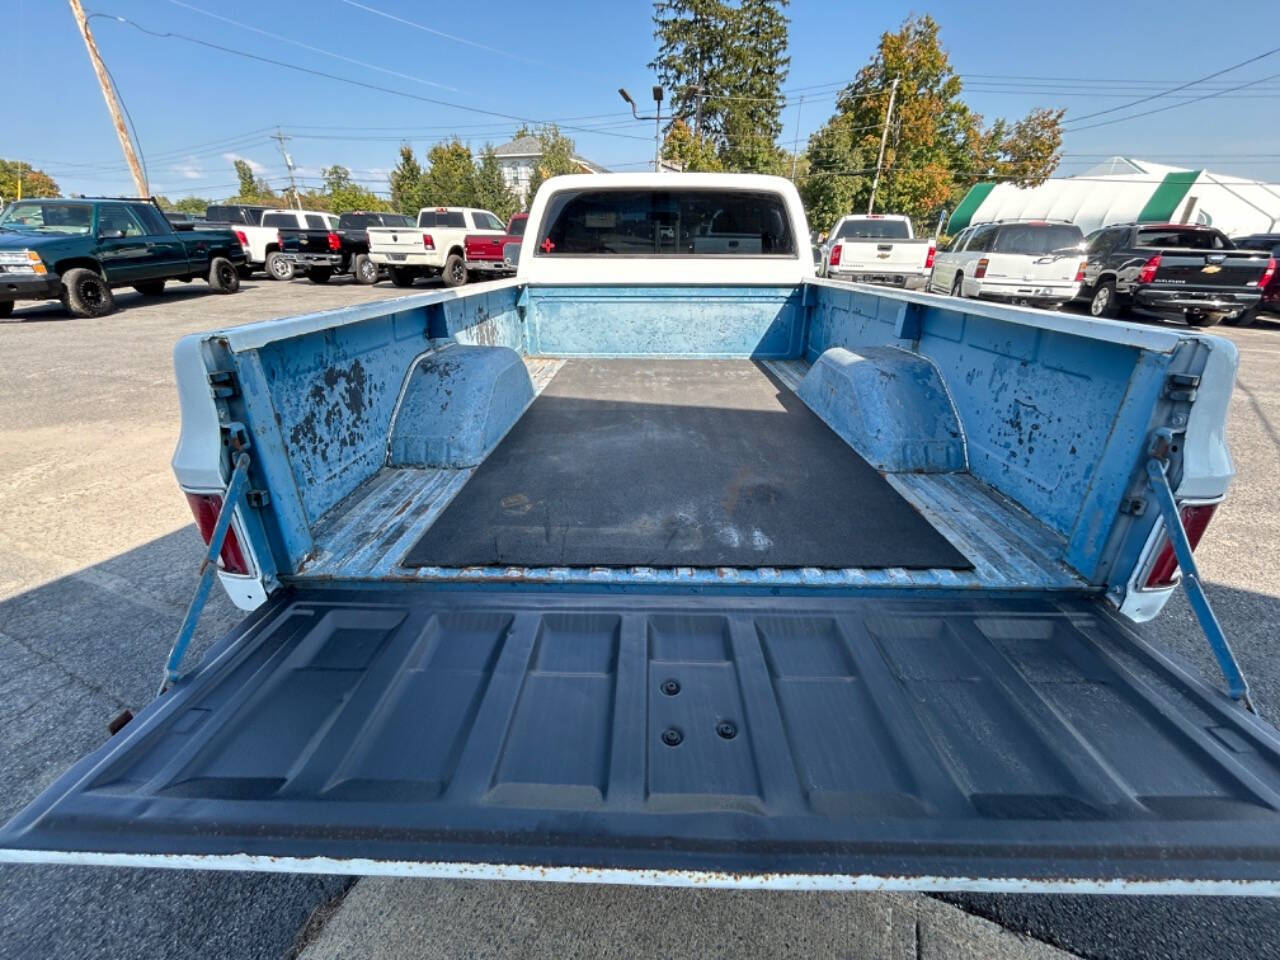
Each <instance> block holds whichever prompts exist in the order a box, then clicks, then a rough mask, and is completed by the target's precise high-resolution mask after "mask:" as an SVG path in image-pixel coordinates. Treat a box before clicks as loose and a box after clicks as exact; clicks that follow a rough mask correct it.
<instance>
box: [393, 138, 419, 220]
mask: <svg viewBox="0 0 1280 960" xmlns="http://www.w3.org/2000/svg"><path fill="white" fill-rule="evenodd" d="M422 176H423V173H422V167H421V165H419V163H418V158H417V157H415V156H414V155H413V147H412V146H411V145H409V144H407V143H402V144H400V161H399V162H398V163H397V164H396V167H395V169H394V170H392V171H391V207H392V209H394V210H396V211H397V212H399V213H407V214H409V215H410V216H413V215H415V214H416V213H417V212H418V211H419V210H421V209H422V208H423V207H424V206H426V204H425V203H424V202H423V199H422Z"/></svg>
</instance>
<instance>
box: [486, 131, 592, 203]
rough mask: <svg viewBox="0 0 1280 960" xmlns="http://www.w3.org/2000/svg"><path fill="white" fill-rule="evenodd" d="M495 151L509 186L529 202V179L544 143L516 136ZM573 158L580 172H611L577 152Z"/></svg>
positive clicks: (535, 138)
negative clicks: (578, 154)
mask: <svg viewBox="0 0 1280 960" xmlns="http://www.w3.org/2000/svg"><path fill="white" fill-rule="evenodd" d="M493 152H494V154H496V155H497V157H498V163H499V164H501V166H502V176H503V177H504V178H505V179H506V181H507V186H509V187H510V188H511V189H512V190H514V191H515V192H516V195H517V196H519V197H520V202H521V203H522V204H527V203H528V202H529V197H528V193H529V181H530V180H531V179H533V170H534V167H536V166H537V164H538V158H539V157H541V156H542V144H541V143H540V142H539V140H538V138H537V137H516V138H515V139H514V140H512V141H511V142H510V143H504V144H503V145H502V146H500V147H497V148H495V149H494V151H493ZM573 160H574V162H575V163H576V164H577V165H578V170H577V171H576V172H578V173H608V172H609V171H608V170H606V169H605V168H604V167H602V166H600V165H599V164H597V163H592V162H591V161H590V160H587V159H586V158H585V157H579V156H577V155H576V154H575V155H574V157H573Z"/></svg>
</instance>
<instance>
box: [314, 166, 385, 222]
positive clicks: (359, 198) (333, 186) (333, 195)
mask: <svg viewBox="0 0 1280 960" xmlns="http://www.w3.org/2000/svg"><path fill="white" fill-rule="evenodd" d="M324 196H325V198H326V200H327V206H326V207H325V209H327V210H328V211H329V212H330V213H349V212H351V211H352V210H367V211H371V212H373V211H386V210H390V209H391V207H390V206H389V205H388V204H387V202H386V201H385V200H383V199H381V198H380V197H378V196H377V194H375V193H374V192H373V191H372V190H369V189H367V188H365V187H362V186H360V185H359V184H358V183H354V182H352V180H351V171H350V170H348V169H347V168H346V167H343V166H338V165H337V164H335V165H334V166H332V167H327V168H326V169H325V171H324Z"/></svg>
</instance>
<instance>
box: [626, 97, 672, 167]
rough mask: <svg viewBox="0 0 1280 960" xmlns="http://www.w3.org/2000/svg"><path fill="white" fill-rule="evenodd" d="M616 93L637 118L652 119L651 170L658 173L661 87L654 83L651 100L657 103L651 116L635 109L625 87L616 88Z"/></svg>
mask: <svg viewBox="0 0 1280 960" xmlns="http://www.w3.org/2000/svg"><path fill="white" fill-rule="evenodd" d="M618 95H619V96H620V97H622V99H623V100H625V101H626V102H627V106H629V107H630V108H631V115H632V116H633V117H635V118H636V119H637V120H652V121H653V124H654V126H653V171H654V173H658V172H660V171H661V170H662V87H660V86H657V85H655V86H654V88H653V102H654V103H655V104H656V105H657V110H656V111H655V112H654V115H653V116H652V117H642V116H640V114H639V112H638V111H637V110H636V102H635V101H634V100H632V99H631V94H629V93H627V91H626V88H625V87H619V88H618Z"/></svg>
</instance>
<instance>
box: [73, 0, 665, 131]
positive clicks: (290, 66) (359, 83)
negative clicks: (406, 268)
mask: <svg viewBox="0 0 1280 960" xmlns="http://www.w3.org/2000/svg"><path fill="white" fill-rule="evenodd" d="M344 2H349V0H344ZM93 17H103V18H105V19H108V20H114V21H116V22H117V23H123V24H127V25H128V26H131V27H133V28H134V29H135V30H138V31H140V32H142V33H145V34H147V35H149V36H152V37H157V38H159V39H161V40H170V39H173V40H185V41H186V42H187V43H194V44H196V45H197V46H201V47H207V48H209V49H211V50H218V51H220V52H222V53H229V54H231V55H232V56H237V57H244V58H245V59H247V60H257V61H258V62H260V63H269V64H272V65H273V66H277V67H282V68H284V69H286V70H294V71H297V72H298V73H306V74H309V75H311V76H313V77H323V78H325V79H327V80H335V81H337V82H339V83H346V84H350V85H352V86H356V87H362V88H364V89H365V90H373V91H376V92H378V93H388V94H391V95H392V96H396V97H404V98H405V99H408V100H417V101H419V102H421V103H430V104H434V105H436V106H440V107H452V108H453V109H455V110H464V111H466V112H468V113H478V114H481V115H484V116H489V117H499V118H501V119H503V120H515V121H517V122H520V123H532V124H539V125H540V124H543V123H545V122H546V121H543V120H538V119H536V118H534V117H523V116H520V115H518V114H514V113H502V112H500V111H497V110H486V109H484V108H482V107H472V106H468V105H466V104H462V103H453V102H451V101H448V100H440V99H437V98H435V97H424V96H422V95H420V94H416V93H409V92H408V91H406V90H396V89H394V88H392V87H384V86H380V85H379V84H376V83H367V82H365V81H363V80H354V79H352V78H350V77H342V76H339V75H337V74H334V73H327V72H325V71H323V70H316V69H314V68H311V67H304V66H300V65H298V64H295V63H287V62H285V61H283V60H276V59H273V58H272V57H264V56H261V55H259V54H256V53H249V52H248V51H246V50H237V49H235V48H234V47H227V46H223V45H222V44H219V43H213V42H212V41H209V40H201V39H199V38H198V37H192V36H189V35H187V34H185V33H177V32H174V31H164V32H160V31H157V30H151V29H149V28H148V27H144V26H142V24H140V23H138V22H137V21H135V20H131V19H129V18H128V17H121V16H117V15H116V14H110V13H94V14H90V18H93ZM563 126H564V129H566V130H579V129H581V128H579V127H575V126H572V125H570V124H563ZM585 132H587V133H594V132H596V131H592V130H586V131H585ZM600 133H601V135H602V136H610V137H621V138H623V139H625V140H644V141H646V142H647V141H648V140H649V138H648V137H641V136H636V135H635V134H629V133H618V132H613V131H600Z"/></svg>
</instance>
